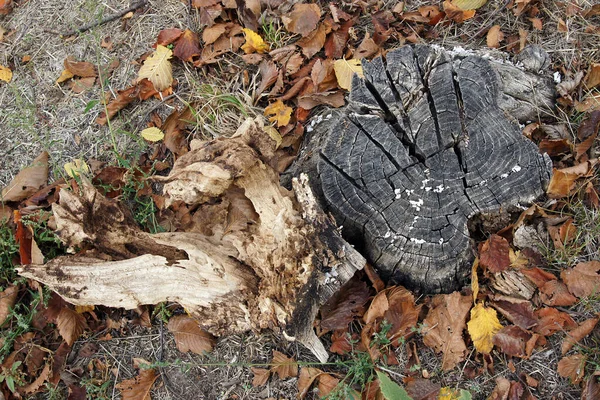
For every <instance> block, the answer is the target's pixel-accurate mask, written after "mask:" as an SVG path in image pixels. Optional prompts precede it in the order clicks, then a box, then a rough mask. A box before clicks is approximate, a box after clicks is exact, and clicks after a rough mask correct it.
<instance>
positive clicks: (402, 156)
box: [289, 45, 554, 293]
mask: <svg viewBox="0 0 600 400" xmlns="http://www.w3.org/2000/svg"><path fill="white" fill-rule="evenodd" d="M532 54H533V55H532V57H535V56H536V54H537V53H536V52H532ZM541 64H543V60H538V62H531V63H529V64H528V65H530V66H532V68H533V69H535V68H537V67H538V66H539V65H541ZM363 69H364V75H365V78H364V79H361V78H359V77H358V76H357V75H355V76H354V79H353V82H352V90H351V93H350V101H349V105H348V107H347V109H346V110H345V111H344V112H342V113H340V114H335V113H334V114H331V112H327V113H326V114H324V115H321V116H319V117H318V119H316V120H315V121H313V123H311V125H309V128H308V131H309V136H308V137H307V139H306V143H305V144H304V148H303V150H302V151H301V154H300V156H299V159H298V160H297V162H296V163H295V165H293V166H292V168H291V172H289V174H291V175H293V174H297V173H298V171H306V172H308V173H309V176H311V181H312V183H313V185H314V186H313V188H314V190H315V193H317V194H318V195H319V197H320V198H321V200H322V202H323V205H324V208H326V209H327V210H328V211H330V212H331V213H332V214H333V215H334V216H335V218H336V220H337V222H338V224H339V225H342V226H343V227H344V234H345V236H346V237H347V238H348V239H349V240H350V241H351V242H352V243H355V244H356V245H357V247H358V248H360V249H361V250H362V251H363V253H364V254H366V255H367V257H368V259H370V260H371V261H372V262H373V263H374V264H375V266H376V267H377V268H378V270H379V272H380V273H381V275H382V277H384V278H386V279H389V280H391V281H392V282H393V283H400V284H403V285H405V286H407V287H409V288H411V289H413V290H417V291H421V292H425V293H435V292H450V291H453V290H456V289H459V288H460V287H461V286H462V285H463V284H464V283H465V280H466V277H467V276H468V273H469V266H470V263H471V261H472V257H473V251H472V241H471V240H470V237H469V230H468V228H467V222H468V220H469V219H470V218H471V217H473V216H475V215H478V214H481V213H490V212H495V211H497V210H499V209H500V208H507V207H510V206H516V205H519V204H526V203H529V202H531V201H533V200H534V199H535V198H536V197H538V196H539V195H541V194H542V193H543V192H544V187H545V186H546V185H547V183H548V181H549V179H550V174H551V161H550V159H549V157H548V156H547V155H542V154H539V151H538V149H537V147H536V146H535V144H534V143H532V142H531V141H529V140H528V139H527V138H526V137H524V136H523V135H522V134H521V131H520V128H519V125H518V123H517V122H518V121H519V120H521V121H523V120H527V119H533V118H537V117H536V116H538V115H544V114H546V115H549V114H551V113H552V107H553V104H554V103H553V99H554V90H553V89H552V83H551V80H550V79H549V78H548V77H547V76H541V75H537V74H535V73H532V72H528V71H527V70H524V69H521V68H518V67H516V66H514V65H511V64H508V63H501V62H494V61H490V60H488V59H486V58H483V57H480V56H475V55H470V54H465V53H464V52H458V53H450V52H447V51H445V50H443V49H441V48H439V47H429V46H424V45H418V46H414V47H412V46H406V47H402V48H400V49H397V50H394V51H391V52H389V53H387V55H386V57H385V59H384V58H375V59H374V60H373V61H371V62H365V63H364V64H363ZM310 131H312V132H310Z"/></svg>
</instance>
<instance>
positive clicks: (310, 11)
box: [281, 3, 321, 36]
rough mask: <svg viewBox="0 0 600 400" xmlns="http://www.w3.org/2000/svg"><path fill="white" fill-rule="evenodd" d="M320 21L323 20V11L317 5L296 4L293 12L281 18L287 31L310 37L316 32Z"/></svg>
mask: <svg viewBox="0 0 600 400" xmlns="http://www.w3.org/2000/svg"><path fill="white" fill-rule="evenodd" d="M319 19H321V9H320V8H319V5H318V4H315V3H311V4H302V3H296V4H294V9H293V10H292V12H290V13H289V14H286V15H284V16H283V17H281V20H282V21H283V25H284V26H285V29H287V30H288V31H289V32H292V33H299V34H301V35H302V36H308V34H309V33H311V32H312V31H314V30H315V28H316V27H317V23H318V22H319Z"/></svg>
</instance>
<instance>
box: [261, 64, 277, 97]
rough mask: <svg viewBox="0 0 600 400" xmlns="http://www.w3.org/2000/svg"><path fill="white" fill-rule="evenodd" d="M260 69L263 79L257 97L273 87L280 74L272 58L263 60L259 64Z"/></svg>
mask: <svg viewBox="0 0 600 400" xmlns="http://www.w3.org/2000/svg"><path fill="white" fill-rule="evenodd" d="M258 71H259V72H260V77H261V81H260V84H259V85H258V89H257V90H256V97H258V96H260V95H261V94H262V92H264V91H265V90H267V89H268V88H269V87H271V85H273V84H274V83H275V81H277V76H278V75H279V70H278V69H277V65H275V63H274V62H273V61H270V60H269V61H267V60H263V61H262V62H261V63H260V64H259V66H258Z"/></svg>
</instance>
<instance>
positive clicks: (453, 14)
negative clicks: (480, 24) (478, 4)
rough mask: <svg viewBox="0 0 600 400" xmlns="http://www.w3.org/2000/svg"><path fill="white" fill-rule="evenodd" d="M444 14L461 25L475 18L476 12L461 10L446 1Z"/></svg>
mask: <svg viewBox="0 0 600 400" xmlns="http://www.w3.org/2000/svg"><path fill="white" fill-rule="evenodd" d="M444 12H445V13H446V16H447V17H448V18H450V19H451V20H453V21H454V22H457V23H459V24H460V23H462V22H464V21H466V20H468V19H471V18H473V17H474V16H475V10H461V9H460V8H458V7H456V6H455V5H454V4H452V3H451V2H450V1H449V0H445V1H444Z"/></svg>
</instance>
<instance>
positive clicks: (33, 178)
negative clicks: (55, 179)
mask: <svg viewBox="0 0 600 400" xmlns="http://www.w3.org/2000/svg"><path fill="white" fill-rule="evenodd" d="M48 157H49V156H48V153H47V152H45V151H43V152H41V153H40V155H39V156H37V157H36V158H35V160H33V161H32V162H31V164H30V165H28V166H27V167H25V168H23V169H22V170H21V171H20V172H19V173H18V174H17V176H15V177H14V178H13V180H12V181H10V183H9V184H8V186H6V187H5V188H4V189H2V197H0V200H1V201H3V202H6V201H21V200H25V199H26V198H28V197H29V196H31V195H32V194H34V193H35V192H37V191H38V189H39V188H40V187H42V186H43V185H44V184H46V182H47V181H48Z"/></svg>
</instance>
